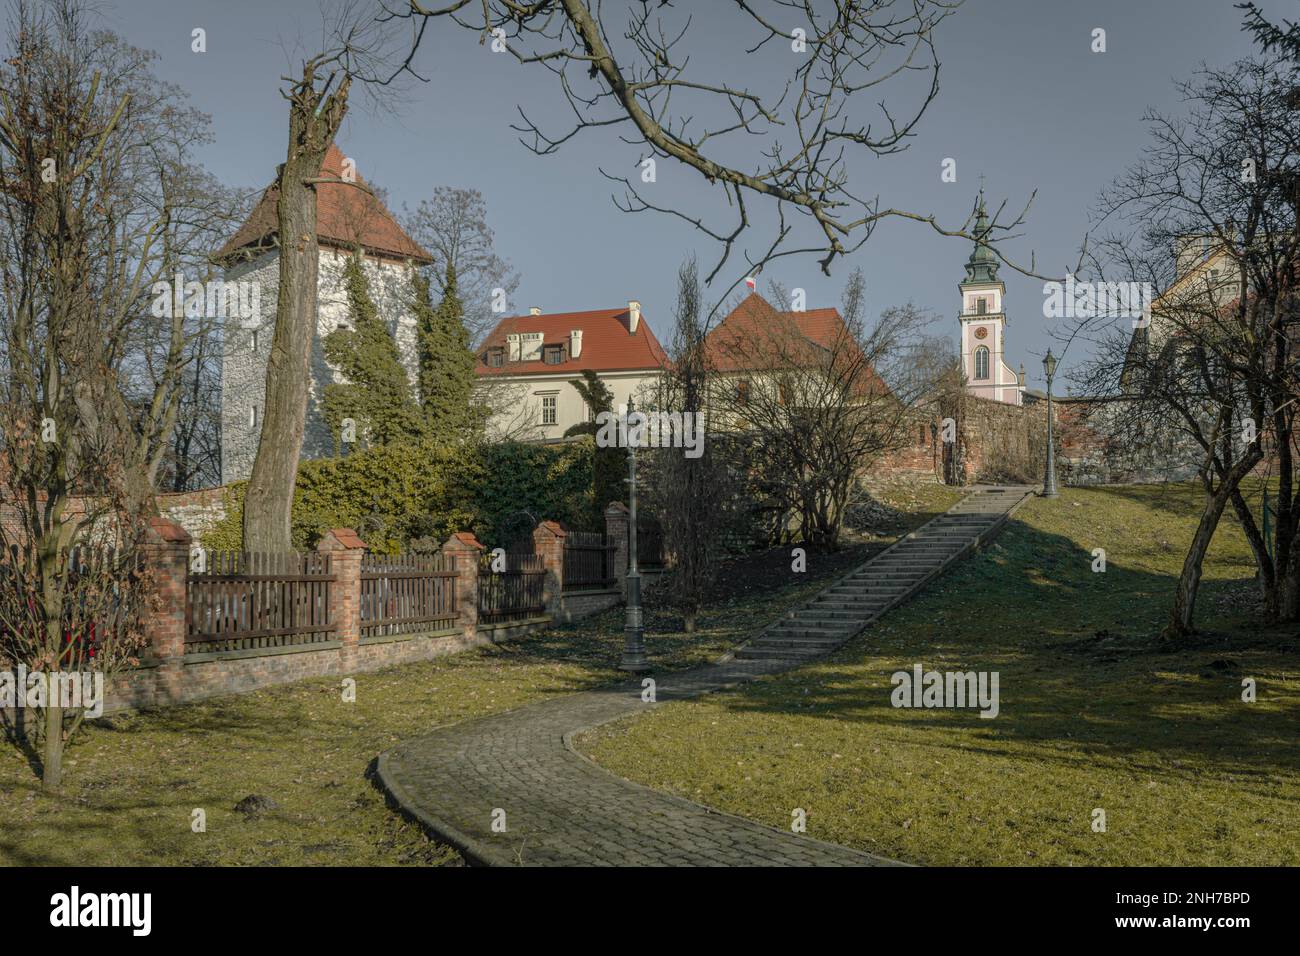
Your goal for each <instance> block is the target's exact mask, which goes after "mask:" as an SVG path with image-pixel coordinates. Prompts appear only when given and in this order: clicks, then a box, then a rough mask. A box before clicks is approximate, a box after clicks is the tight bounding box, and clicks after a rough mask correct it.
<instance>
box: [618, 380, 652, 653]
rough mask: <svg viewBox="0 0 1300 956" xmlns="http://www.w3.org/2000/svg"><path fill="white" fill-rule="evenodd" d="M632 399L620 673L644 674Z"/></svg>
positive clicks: (629, 420)
mask: <svg viewBox="0 0 1300 956" xmlns="http://www.w3.org/2000/svg"><path fill="white" fill-rule="evenodd" d="M634 413H635V408H634V406H633V403H632V399H630V398H629V399H628V400H627V419H626V424H627V429H626V432H625V433H626V434H627V435H628V436H629V440H628V443H627V623H625V624H624V625H623V663H622V664H620V665H618V666H619V670H625V671H628V672H630V673H632V674H644V673H645V672H646V671H648V670H650V662H649V661H647V660H646V657H645V628H644V627H643V626H642V623H641V574H640V572H639V571H637V569H636V445H637V443H636V442H634V441H631V440H630V436H631V432H632V415H633V414H634Z"/></svg>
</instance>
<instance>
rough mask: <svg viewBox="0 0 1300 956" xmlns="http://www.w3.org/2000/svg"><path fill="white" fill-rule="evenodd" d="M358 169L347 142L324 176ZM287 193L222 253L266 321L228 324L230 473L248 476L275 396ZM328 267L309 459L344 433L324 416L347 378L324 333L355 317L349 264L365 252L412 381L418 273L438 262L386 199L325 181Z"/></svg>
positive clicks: (330, 156) (225, 448)
mask: <svg viewBox="0 0 1300 956" xmlns="http://www.w3.org/2000/svg"><path fill="white" fill-rule="evenodd" d="M355 170H356V167H355V166H354V165H353V164H352V163H351V162H350V161H349V160H348V159H347V158H346V157H344V155H343V152H342V151H341V150H340V149H339V148H338V147H337V146H331V147H330V148H329V151H328V152H327V153H326V155H325V160H324V162H322V164H321V175H322V177H323V178H330V179H347V178H348V177H355V180H356V182H357V184H358V185H363V186H364V184H365V180H364V178H363V177H362V176H361V175H360V174H359V173H357V172H356V171H355ZM278 192H279V191H278V190H277V189H276V187H275V186H274V185H272V186H270V187H269V188H267V190H266V191H265V192H264V193H263V194H262V197H261V199H260V200H259V201H258V204H257V206H256V207H255V208H254V210H253V212H252V214H251V215H250V216H249V217H248V220H247V221H246V222H245V223H244V224H243V225H242V226H240V228H239V230H238V231H237V232H236V233H235V234H234V235H233V236H232V237H231V238H230V240H229V241H228V242H227V243H226V244H225V245H224V246H222V247H221V249H219V250H218V251H217V252H216V254H215V256H214V258H215V259H216V260H217V261H218V262H221V263H222V264H223V265H224V266H225V274H224V281H225V282H226V283H232V282H251V283H256V284H257V285H259V286H260V287H261V291H260V297H259V298H260V306H261V308H260V317H259V318H258V319H257V320H256V321H255V322H247V321H242V320H241V321H238V322H228V323H227V324H226V326H225V335H224V340H223V342H224V348H223V350H222V352H223V354H222V363H221V479H222V482H223V483H224V482H230V481H237V480H239V479H243V478H247V477H248V475H249V473H250V471H251V470H252V467H253V459H254V457H256V455H257V444H258V441H259V440H260V437H261V429H262V417H263V410H264V406H265V400H266V363H267V358H268V356H269V355H270V350H271V337H272V335H273V334H274V332H275V310H276V295H277V292H278V291H279V285H280V253H279V236H278V235H277V232H278V228H277V225H278V224H277V220H276V200H277V197H278ZM316 192H317V199H316V217H317V226H316V231H317V239H318V240H319V242H320V269H319V274H318V277H317V291H316V338H315V342H314V343H313V345H312V356H311V385H310V391H309V394H308V399H307V420H306V430H305V433H304V436H303V447H302V455H303V457H304V458H320V457H325V456H328V455H332V454H333V453H334V449H335V436H334V435H332V434H331V433H330V430H329V427H328V426H327V425H326V423H325V420H324V418H323V416H322V414H321V409H320V401H321V399H322V398H323V397H324V387H325V385H327V384H329V383H330V382H334V381H337V380H338V374H337V372H336V371H335V369H333V368H332V367H331V366H330V364H329V362H327V361H326V359H325V350H324V345H323V342H324V339H325V336H327V335H329V334H330V333H331V332H333V331H334V330H335V329H337V328H338V327H339V326H340V325H343V324H345V323H346V322H347V321H348V305H347V294H346V291H345V289H344V286H343V267H344V265H345V263H346V261H347V258H348V257H349V256H351V255H353V251H354V250H355V249H357V248H358V247H359V248H360V250H361V252H362V257H363V263H364V269H365V273H366V278H367V279H368V280H369V284H370V292H371V295H372V297H373V298H374V300H375V306H376V308H377V309H378V311H379V314H380V315H381V316H383V317H384V318H385V319H387V321H388V322H389V324H390V328H391V329H392V330H393V333H394V335H395V336H396V339H397V344H398V349H399V351H400V352H401V355H402V360H403V363H404V364H405V365H406V368H407V373H408V375H410V376H411V379H412V382H414V379H415V372H416V359H415V355H416V351H415V316H414V314H413V313H412V312H411V309H410V304H409V303H410V292H411V277H412V270H413V269H414V268H415V267H416V266H419V265H423V264H426V263H428V262H431V261H432V257H431V256H430V255H429V253H427V252H426V251H424V250H423V249H421V248H420V246H419V245H418V244H417V243H416V242H415V241H414V240H412V239H411V237H410V236H408V235H407V234H406V232H405V231H404V230H403V229H402V227H401V226H400V225H398V223H397V220H396V219H395V218H394V217H393V214H392V213H391V212H389V211H388V209H387V208H386V207H385V206H384V204H383V202H382V201H380V199H379V198H378V197H376V196H375V195H373V194H372V193H370V192H369V191H367V190H366V189H358V188H357V187H356V186H352V185H347V184H343V183H322V184H319V185H318V186H317V187H316Z"/></svg>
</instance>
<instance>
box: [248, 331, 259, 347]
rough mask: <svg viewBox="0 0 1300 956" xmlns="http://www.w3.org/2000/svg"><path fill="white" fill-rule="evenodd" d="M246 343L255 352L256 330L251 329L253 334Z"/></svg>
mask: <svg viewBox="0 0 1300 956" xmlns="http://www.w3.org/2000/svg"><path fill="white" fill-rule="evenodd" d="M248 343H249V345H251V346H252V348H253V351H254V352H256V351H257V329H253V334H252V335H250V336H249V337H248Z"/></svg>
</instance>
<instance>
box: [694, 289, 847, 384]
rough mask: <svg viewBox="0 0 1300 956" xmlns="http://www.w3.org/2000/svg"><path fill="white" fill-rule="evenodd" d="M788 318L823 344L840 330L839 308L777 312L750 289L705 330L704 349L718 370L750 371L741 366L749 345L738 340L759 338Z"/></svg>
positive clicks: (805, 334) (830, 342)
mask: <svg viewBox="0 0 1300 956" xmlns="http://www.w3.org/2000/svg"><path fill="white" fill-rule="evenodd" d="M788 322H793V325H794V328H795V329H797V330H798V331H799V333H800V334H801V335H802V336H803V337H804V338H805V339H807V340H808V341H809V342H811V343H812V344H814V345H819V346H822V347H823V348H831V347H832V346H833V345H834V343H835V338H836V336H837V335H840V334H842V332H843V330H844V319H842V318H841V317H840V312H839V309H808V310H806V311H804V312H778V311H777V310H776V309H775V308H774V307H773V306H772V304H771V303H770V302H768V301H767V300H766V299H764V298H763V297H762V296H761V295H759V294H758V293H757V292H751V293H750V294H749V295H747V296H746V297H745V298H744V300H743V301H742V302H741V303H740V305H738V306H736V307H735V308H734V309H732V310H731V312H730V314H728V316H727V317H726V318H725V319H723V320H722V321H721V322H720V323H719V324H718V326H717V328H715V329H713V331H711V332H710V333H709V334H708V336H707V337H706V338H705V340H704V348H705V353H706V355H707V356H708V358H709V360H710V362H711V364H712V367H713V368H714V369H715V370H717V371H719V372H742V371H752V370H751V369H747V368H746V367H745V366H746V365H747V364H748V363H747V362H746V352H747V351H752V349H746V348H744V347H743V345H742V343H744V342H752V341H755V340H759V341H761V338H760V337H761V336H762V335H764V334H769V333H771V332H772V331H773V330H774V329H777V328H779V327H781V326H782V325H784V324H785V323H788Z"/></svg>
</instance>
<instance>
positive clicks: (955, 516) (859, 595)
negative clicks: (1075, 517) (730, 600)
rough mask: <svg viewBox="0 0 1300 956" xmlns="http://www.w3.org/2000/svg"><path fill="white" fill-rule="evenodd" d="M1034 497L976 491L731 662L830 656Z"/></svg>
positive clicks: (1013, 490)
mask: <svg viewBox="0 0 1300 956" xmlns="http://www.w3.org/2000/svg"><path fill="white" fill-rule="evenodd" d="M1034 490H1035V489H1034V488H1032V487H1027V486H1022V485H1011V486H1000V487H992V486H990V487H980V488H976V489H975V490H974V491H973V492H972V493H971V494H969V495H967V496H966V497H965V498H963V499H962V500H961V501H959V502H957V504H955V505H953V507H952V508H950V509H949V510H948V511H946V512H944V513H943V514H941V515H940V516H939V517H937V518H935V519H933V520H932V521H930V522H928V523H926V524H924V525H922V526H921V527H920V528H917V529H916V530H915V531H912V532H910V533H908V534H907V535H905V536H904V537H903V538H901V539H899V540H898V541H897V542H895V543H894V544H893V545H891V546H890V547H888V548H886V549H885V550H884V551H882V552H881V553H880V554H878V555H876V556H875V557H874V558H872V559H871V560H870V561H868V562H867V563H866V564H864V565H862V566H861V567H859V568H857V569H856V570H854V571H853V572H851V573H850V574H848V575H847V576H846V577H843V578H841V579H840V580H839V581H837V582H836V583H835V584H832V585H831V586H830V587H829V588H827V589H826V590H825V591H822V592H821V593H820V594H818V595H817V596H816V597H815V598H813V599H812V600H811V601H809V602H808V603H807V604H805V605H803V606H802V607H799V608H795V609H794V610H792V611H789V612H788V613H787V614H786V615H785V617H783V618H781V619H780V620H778V621H776V622H775V623H774V624H772V625H770V626H769V627H768V628H767V629H766V630H764V631H763V632H762V633H761V634H759V635H758V636H757V637H755V638H754V639H753V640H751V641H749V642H747V643H746V644H743V645H741V646H740V647H739V648H737V650H736V651H735V654H734V656H735V657H736V658H739V659H740V660H750V661H753V660H786V661H795V662H797V661H803V660H808V659H810V658H814V657H818V656H820V655H822V654H825V653H827V652H829V651H833V650H834V649H835V648H837V647H839V646H840V645H841V644H843V643H844V642H845V641H847V640H849V638H851V637H854V636H856V635H857V634H858V632H860V631H862V630H863V629H864V628H866V627H867V626H868V625H869V624H871V623H872V622H873V621H875V619H876V618H878V617H880V615H882V614H884V613H885V612H886V611H888V610H889V609H890V608H892V607H894V606H895V605H897V604H900V603H902V602H903V601H905V600H907V599H908V598H909V597H911V596H912V595H913V594H915V593H916V592H917V591H919V590H921V588H923V587H924V586H925V585H926V584H928V583H929V582H930V581H931V580H932V579H933V578H935V577H937V576H938V575H940V574H942V573H943V572H944V571H945V570H947V568H948V567H949V566H950V565H951V564H953V563H954V562H956V561H958V560H960V559H961V558H963V557H965V556H966V555H968V554H970V553H971V552H972V551H974V550H975V549H976V548H978V547H979V546H980V545H982V544H984V543H985V542H987V541H989V540H990V539H991V538H993V536H994V535H996V534H997V533H998V532H999V531H1001V530H1002V526H1003V525H1004V524H1005V523H1006V520H1007V517H1008V516H1009V515H1010V513H1011V512H1012V511H1013V510H1014V509H1015V508H1016V507H1017V506H1018V505H1019V504H1020V503H1021V502H1022V501H1024V500H1025V498H1027V497H1028V496H1029V495H1031V494H1033V493H1034Z"/></svg>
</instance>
